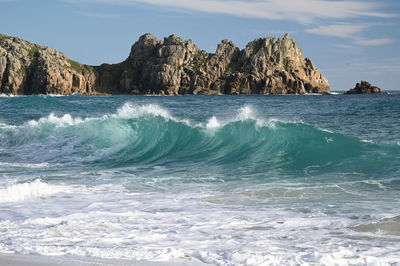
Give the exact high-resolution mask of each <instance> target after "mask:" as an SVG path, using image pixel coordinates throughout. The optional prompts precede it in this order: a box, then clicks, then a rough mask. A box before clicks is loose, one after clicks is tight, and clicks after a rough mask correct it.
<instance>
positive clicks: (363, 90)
mask: <svg viewBox="0 0 400 266" xmlns="http://www.w3.org/2000/svg"><path fill="white" fill-rule="evenodd" d="M372 93H382V92H381V89H380V88H378V87H375V86H371V84H370V83H368V82H366V81H365V80H362V81H361V83H357V84H356V87H355V88H354V89H350V90H348V91H347V92H346V93H345V94H372Z"/></svg>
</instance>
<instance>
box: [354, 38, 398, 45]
mask: <svg viewBox="0 0 400 266" xmlns="http://www.w3.org/2000/svg"><path fill="white" fill-rule="evenodd" d="M391 42H392V40H391V39H388V38H382V39H371V40H368V39H358V40H355V41H354V43H355V44H358V45H361V46H379V45H383V44H388V43H391Z"/></svg>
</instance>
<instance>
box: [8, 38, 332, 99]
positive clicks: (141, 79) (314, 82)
mask: <svg viewBox="0 0 400 266" xmlns="http://www.w3.org/2000/svg"><path fill="white" fill-rule="evenodd" d="M74 92H78V93H82V94H159V95H178V94H304V93H329V84H328V81H327V80H326V78H325V77H324V76H323V75H322V74H321V73H319V72H318V70H317V69H316V68H315V67H314V65H313V64H312V62H311V60H310V59H308V58H304V57H303V53H302V50H300V49H299V47H298V45H297V43H296V41H295V40H293V39H290V37H289V34H286V35H285V36H284V38H278V39H276V38H272V37H268V38H260V39H256V40H254V41H252V42H250V43H248V44H247V46H246V47H245V48H244V49H243V50H240V49H239V48H238V47H236V45H235V44H234V43H233V42H232V41H229V40H223V41H222V42H221V43H220V44H219V45H218V47H217V50H216V52H215V53H214V54H211V53H206V52H205V51H202V50H200V49H199V48H198V47H197V46H196V45H195V44H194V43H193V42H192V41H191V40H182V39H181V38H179V37H178V36H176V35H171V36H169V37H167V38H164V40H163V41H161V40H158V39H157V38H156V37H154V36H153V35H151V34H145V35H143V36H141V37H140V38H139V40H138V41H137V42H136V43H135V44H134V45H133V46H132V49H131V52H130V55H129V57H128V58H127V59H126V60H125V61H123V62H122V63H119V64H113V65H110V64H103V65H101V66H87V65H82V64H80V63H78V62H75V61H72V60H70V59H69V58H67V57H66V56H65V55H64V54H62V53H60V52H57V51H55V50H54V49H52V48H49V47H44V46H40V45H36V44H32V43H30V42H27V41H24V40H21V39H18V38H14V37H9V36H6V35H0V93H5V94H39V93H41V94H48V93H54V94H70V93H74Z"/></svg>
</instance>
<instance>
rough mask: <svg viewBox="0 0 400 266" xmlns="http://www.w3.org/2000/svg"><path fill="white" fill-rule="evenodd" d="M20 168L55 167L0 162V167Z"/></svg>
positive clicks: (44, 164)
mask: <svg viewBox="0 0 400 266" xmlns="http://www.w3.org/2000/svg"><path fill="white" fill-rule="evenodd" d="M1 166H6V167H18V168H44V167H50V166H54V165H51V164H49V163H7V162H0V167H1Z"/></svg>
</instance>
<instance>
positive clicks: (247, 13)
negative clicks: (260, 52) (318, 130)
mask: <svg viewBox="0 0 400 266" xmlns="http://www.w3.org/2000/svg"><path fill="white" fill-rule="evenodd" d="M147 32H150V33H152V34H154V35H155V36H157V37H158V38H163V37H165V36H168V35H170V34H172V33H175V34H177V35H179V36H180V37H182V38H184V39H192V40H193V41H194V42H195V43H196V44H197V45H198V46H199V47H200V48H201V49H203V50H206V51H207V52H215V49H216V47H217V44H218V43H219V42H220V41H221V40H222V39H231V40H232V41H234V43H235V44H236V45H238V46H239V47H240V48H244V47H245V46H246V44H247V43H248V42H249V41H251V40H253V39H255V38H259V37H266V36H274V37H280V36H283V35H284V33H285V32H289V33H291V36H292V37H294V38H295V39H296V40H297V41H298V43H299V45H300V47H301V48H302V49H303V52H304V55H305V56H307V57H310V58H311V59H312V61H313V62H314V64H315V65H316V66H317V68H318V69H319V70H320V71H321V72H322V73H323V74H324V75H325V76H326V77H327V78H328V80H329V83H330V85H331V89H332V90H345V89H349V88H351V87H354V85H355V83H356V82H359V81H360V80H361V79H363V80H368V81H370V82H371V83H373V84H374V85H377V86H380V87H381V88H382V89H386V90H393V89H400V85H399V84H400V83H399V81H398V77H399V76H400V49H399V48H400V1H398V0H381V1H378V0H358V1H357V0H355V1H353V0H342V1H338V0H335V1H333V0H329V1H328V0H248V1H244V0H235V1H233V0H113V1H111V0H0V33H4V34H8V35H12V36H17V37H20V38H23V39H26V40H29V41H31V42H35V43H39V44H42V45H46V46H50V47H53V48H55V49H57V50H59V51H61V52H64V53H65V54H66V55H67V56H69V57H70V58H71V59H74V60H77V61H79V62H82V63H86V64H92V65H97V64H101V63H117V62H121V61H123V60H124V59H125V58H126V57H127V56H128V55H129V52H130V47H131V46H132V44H133V43H134V42H135V41H136V40H137V39H138V38H139V37H140V36H141V35H142V34H144V33H147Z"/></svg>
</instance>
